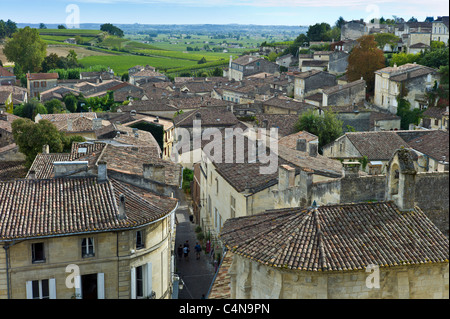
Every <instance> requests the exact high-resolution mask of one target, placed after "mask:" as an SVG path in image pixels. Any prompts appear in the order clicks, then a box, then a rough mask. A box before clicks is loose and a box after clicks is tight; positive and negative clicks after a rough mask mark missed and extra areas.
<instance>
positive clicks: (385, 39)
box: [375, 33, 400, 50]
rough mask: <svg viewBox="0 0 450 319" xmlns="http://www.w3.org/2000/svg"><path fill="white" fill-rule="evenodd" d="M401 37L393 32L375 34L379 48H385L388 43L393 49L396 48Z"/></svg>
mask: <svg viewBox="0 0 450 319" xmlns="http://www.w3.org/2000/svg"><path fill="white" fill-rule="evenodd" d="M399 40H400V38H399V37H398V36H396V35H395V34H392V33H377V34H375V41H376V42H377V43H378V48H380V49H383V48H384V47H385V46H386V44H388V45H389V46H390V48H391V50H394V48H395V46H396V45H397V43H398V41H399Z"/></svg>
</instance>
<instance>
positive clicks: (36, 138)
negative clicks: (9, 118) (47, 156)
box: [11, 119, 63, 167]
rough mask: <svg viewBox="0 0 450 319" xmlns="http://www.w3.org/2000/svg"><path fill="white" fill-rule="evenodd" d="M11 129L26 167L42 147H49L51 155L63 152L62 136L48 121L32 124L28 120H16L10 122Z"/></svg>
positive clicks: (31, 162)
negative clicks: (23, 156)
mask: <svg viewBox="0 0 450 319" xmlns="http://www.w3.org/2000/svg"><path fill="white" fill-rule="evenodd" d="M11 127H12V133H13V137H14V141H15V142H16V144H17V146H18V147H19V151H20V152H21V153H23V154H24V155H25V158H26V162H25V165H26V166H27V167H30V166H31V164H33V161H34V159H35V158H36V155H37V154H39V153H40V152H42V147H43V146H44V145H49V147H50V152H52V153H60V152H62V150H63V141H62V135H61V133H60V132H59V131H58V129H57V128H56V126H55V125H53V123H51V122H50V121H47V120H41V121H39V123H34V122H33V121H31V120H30V119H17V120H15V121H14V122H12V124H11Z"/></svg>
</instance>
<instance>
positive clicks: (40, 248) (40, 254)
mask: <svg viewBox="0 0 450 319" xmlns="http://www.w3.org/2000/svg"><path fill="white" fill-rule="evenodd" d="M31 260H32V262H33V264H34V263H43V262H45V254H44V243H34V244H32V245H31Z"/></svg>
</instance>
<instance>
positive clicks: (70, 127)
mask: <svg viewBox="0 0 450 319" xmlns="http://www.w3.org/2000/svg"><path fill="white" fill-rule="evenodd" d="M72 124H73V119H71V118H68V119H67V130H68V131H72Z"/></svg>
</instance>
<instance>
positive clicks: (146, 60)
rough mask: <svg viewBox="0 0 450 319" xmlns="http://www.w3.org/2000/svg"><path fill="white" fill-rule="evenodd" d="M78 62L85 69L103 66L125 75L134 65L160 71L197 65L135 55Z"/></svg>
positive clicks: (183, 61) (193, 62)
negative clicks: (147, 66) (150, 67)
mask: <svg viewBox="0 0 450 319" xmlns="http://www.w3.org/2000/svg"><path fill="white" fill-rule="evenodd" d="M79 62H80V63H81V64H83V65H84V66H85V67H90V66H95V65H104V66H107V67H110V68H112V69H113V70H114V73H116V74H123V73H126V72H128V69H129V68H131V67H133V66H136V65H142V66H145V65H147V64H148V65H150V66H153V67H155V68H156V69H157V70H160V71H166V70H169V69H175V68H182V67H192V66H197V65H198V64H197V62H195V61H188V60H180V59H170V58H163V57H145V56H136V55H116V56H89V57H85V58H83V59H80V60H79Z"/></svg>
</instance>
